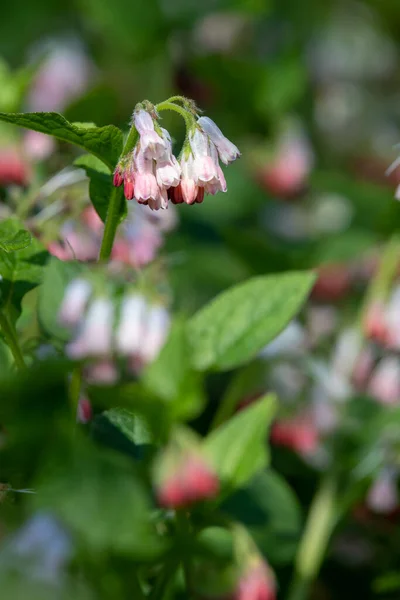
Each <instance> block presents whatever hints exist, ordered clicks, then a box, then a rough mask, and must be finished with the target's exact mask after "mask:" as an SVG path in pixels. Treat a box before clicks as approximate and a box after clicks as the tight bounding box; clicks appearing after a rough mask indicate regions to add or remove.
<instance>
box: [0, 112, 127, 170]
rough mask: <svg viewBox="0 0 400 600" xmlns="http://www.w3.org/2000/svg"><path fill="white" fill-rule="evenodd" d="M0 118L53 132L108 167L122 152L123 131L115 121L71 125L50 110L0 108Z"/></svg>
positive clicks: (113, 165)
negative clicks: (106, 123) (101, 124)
mask: <svg viewBox="0 0 400 600" xmlns="http://www.w3.org/2000/svg"><path fill="white" fill-rule="evenodd" d="M0 120H1V121H5V122H6V123H12V124H14V125H18V126H19V127H26V128H27V129H33V130H34V131H40V132H41V133H46V134H47V135H52V136H54V137H56V138H57V139H59V140H62V141H64V142H70V143H71V144H76V145H77V146H80V147H81V148H84V149H85V150H87V151H88V152H90V153H91V154H94V155H95V156H97V158H99V159H100V160H101V161H103V162H104V163H105V164H106V165H107V166H108V167H110V169H113V168H114V167H115V165H116V163H117V162H118V159H119V157H120V155H121V152H122V132H121V131H120V130H119V129H118V127H115V126H114V125H106V126H105V127H87V125H85V124H84V125H74V124H73V123H69V121H67V119H65V118H64V117H63V116H62V115H60V114H58V113H53V112H43V113H40V112H38V113H5V112H0Z"/></svg>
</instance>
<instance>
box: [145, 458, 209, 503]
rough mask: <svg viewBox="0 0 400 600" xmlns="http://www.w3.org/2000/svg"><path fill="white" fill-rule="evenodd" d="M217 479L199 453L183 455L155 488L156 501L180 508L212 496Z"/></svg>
mask: <svg viewBox="0 0 400 600" xmlns="http://www.w3.org/2000/svg"><path fill="white" fill-rule="evenodd" d="M218 490H219V481H218V478H217V476H216V474H215V473H214V472H213V471H212V469H211V468H210V467H209V466H208V465H207V464H206V463H205V462H204V461H203V459H202V457H201V456H199V455H195V454H192V455H189V456H186V457H184V458H183V459H182V460H181V461H180V462H179V464H178V465H176V468H175V469H174V471H173V473H171V474H170V475H168V476H167V477H165V479H164V481H163V482H162V483H161V485H160V487H159V489H158V490H157V496H158V501H159V503H160V504H161V506H164V507H166V508H180V507H183V506H188V505H190V504H194V503H195V502H200V501H201V500H207V499H209V498H214V497H215V496H216V495H217V493H218Z"/></svg>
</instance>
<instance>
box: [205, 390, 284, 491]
mask: <svg viewBox="0 0 400 600" xmlns="http://www.w3.org/2000/svg"><path fill="white" fill-rule="evenodd" d="M275 406H276V398H275V396H274V395H273V394H268V395H267V396H264V397H263V398H261V399H260V400H257V401H256V402H254V403H253V404H252V405H251V406H249V407H248V408H246V409H244V410H241V411H240V412H238V413H237V414H236V415H235V416H234V417H232V418H231V419H230V420H229V421H228V422H227V423H225V424H224V425H221V426H220V427H218V429H215V430H214V431H212V432H211V433H210V434H209V435H208V436H207V437H206V439H205V440H204V450H205V453H206V455H207V456H208V457H209V459H210V461H211V462H212V464H213V466H214V469H215V470H216V472H217V474H218V476H219V477H220V479H221V481H222V482H223V483H225V484H226V485H227V486H228V487H229V488H230V489H234V488H238V487H240V486H242V485H243V484H244V483H246V482H247V481H248V480H249V479H251V477H253V475H255V474H256V473H257V472H258V471H260V470H262V469H263V468H265V467H266V466H267V464H268V461H269V453H268V449H267V435H268V429H269V426H270V424H271V421H272V418H273V416H274V413H275Z"/></svg>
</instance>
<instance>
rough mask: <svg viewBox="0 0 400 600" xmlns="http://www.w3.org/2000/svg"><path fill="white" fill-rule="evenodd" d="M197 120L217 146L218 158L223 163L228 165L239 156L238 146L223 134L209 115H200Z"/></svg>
mask: <svg viewBox="0 0 400 600" xmlns="http://www.w3.org/2000/svg"><path fill="white" fill-rule="evenodd" d="M197 122H198V124H199V125H200V127H201V128H202V129H203V131H205V133H206V134H207V135H208V136H209V138H210V139H211V141H212V142H213V144H215V146H216V147H217V150H218V154H219V158H220V159H221V161H222V162H223V163H224V165H228V164H229V163H231V162H233V161H234V160H236V159H237V158H239V156H240V152H239V148H237V147H236V146H235V144H233V143H232V142H231V141H230V140H228V138H226V137H225V136H224V134H223V133H222V131H221V130H220V128H219V127H218V126H217V125H216V124H215V123H214V121H212V120H211V119H210V118H209V117H200V119H198V121H197Z"/></svg>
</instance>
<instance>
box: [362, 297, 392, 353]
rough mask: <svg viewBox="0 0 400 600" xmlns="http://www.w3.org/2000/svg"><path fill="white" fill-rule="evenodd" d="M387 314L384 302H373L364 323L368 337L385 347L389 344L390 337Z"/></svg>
mask: <svg viewBox="0 0 400 600" xmlns="http://www.w3.org/2000/svg"><path fill="white" fill-rule="evenodd" d="M385 313H386V311H385V305H384V304H383V302H379V301H376V302H373V303H372V304H371V305H370V306H369V307H368V309H367V311H366V314H365V318H364V322H363V328H364V333H365V335H366V337H367V338H370V339H372V340H375V341H376V342H379V343H380V344H384V345H385V344H386V343H387V341H388V337H389V332H388V331H387V326H386V314H385Z"/></svg>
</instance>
